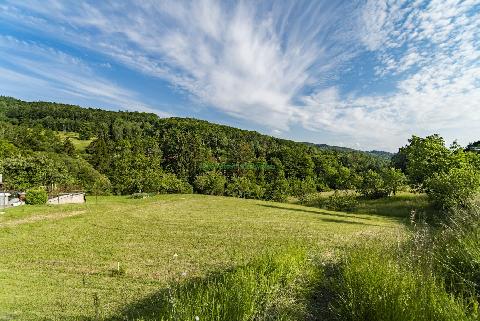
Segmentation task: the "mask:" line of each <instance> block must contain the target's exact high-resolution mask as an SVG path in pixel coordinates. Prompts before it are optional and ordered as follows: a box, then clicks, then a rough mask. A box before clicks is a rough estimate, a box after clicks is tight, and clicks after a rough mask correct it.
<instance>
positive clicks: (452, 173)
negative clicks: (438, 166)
mask: <svg viewBox="0 0 480 321" xmlns="http://www.w3.org/2000/svg"><path fill="white" fill-rule="evenodd" d="M425 188H426V191H427V195H428V197H429V198H430V200H431V201H432V203H433V204H434V205H435V206H436V207H437V208H440V209H444V210H449V209H453V208H456V207H468V206H469V205H471V204H472V202H473V200H474V198H475V196H476V195H477V193H478V191H479V188H480V173H479V172H478V171H476V170H475V169H474V168H472V167H470V166H469V167H463V168H452V169H450V170H449V171H448V172H446V173H445V172H440V173H435V174H434V175H433V176H432V177H429V178H427V179H426V181H425Z"/></svg>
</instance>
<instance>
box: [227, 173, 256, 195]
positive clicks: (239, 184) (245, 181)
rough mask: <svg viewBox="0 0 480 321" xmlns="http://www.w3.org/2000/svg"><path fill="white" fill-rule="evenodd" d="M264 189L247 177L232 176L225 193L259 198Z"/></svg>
mask: <svg viewBox="0 0 480 321" xmlns="http://www.w3.org/2000/svg"><path fill="white" fill-rule="evenodd" d="M264 194H265V189H264V188H263V187H261V186H260V185H258V184H256V183H255V182H253V181H251V180H250V179H249V178H248V177H233V178H232V181H231V182H230V183H228V185H227V195H229V196H233V197H241V198H254V199H261V198H262V197H263V195H264Z"/></svg>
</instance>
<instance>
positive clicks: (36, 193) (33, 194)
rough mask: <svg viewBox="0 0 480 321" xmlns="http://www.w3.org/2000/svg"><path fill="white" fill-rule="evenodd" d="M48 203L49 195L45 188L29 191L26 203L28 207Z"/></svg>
mask: <svg viewBox="0 0 480 321" xmlns="http://www.w3.org/2000/svg"><path fill="white" fill-rule="evenodd" d="M47 201H48V194H47V192H46V191H45V190H44V189H43V188H35V189H30V190H28V191H27V193H26V195H25V203H26V204H28V205H41V204H45V203H47Z"/></svg>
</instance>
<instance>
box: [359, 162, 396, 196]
mask: <svg viewBox="0 0 480 321" xmlns="http://www.w3.org/2000/svg"><path fill="white" fill-rule="evenodd" d="M357 191H358V192H359V193H360V194H362V195H363V196H365V197H366V198H371V199H375V198H382V197H385V196H388V194H389V191H388V190H387V188H386V186H385V182H384V181H383V179H382V176H381V175H380V174H379V173H377V172H374V171H372V170H371V169H370V170H368V171H367V172H366V173H365V174H364V175H363V176H362V178H361V180H360V183H359V186H358V188H357Z"/></svg>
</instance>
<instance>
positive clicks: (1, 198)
mask: <svg viewBox="0 0 480 321" xmlns="http://www.w3.org/2000/svg"><path fill="white" fill-rule="evenodd" d="M10 195H11V194H10V193H0V208H5V207H7V206H8V205H9V204H8V198H9V197H10Z"/></svg>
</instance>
